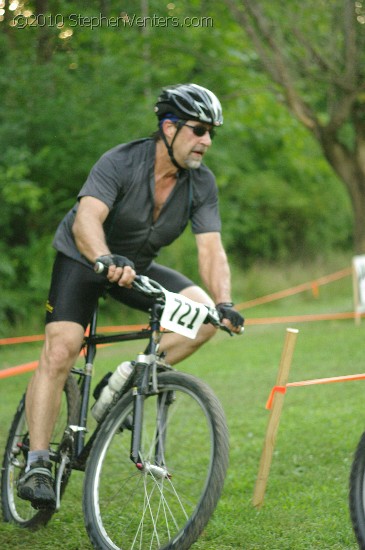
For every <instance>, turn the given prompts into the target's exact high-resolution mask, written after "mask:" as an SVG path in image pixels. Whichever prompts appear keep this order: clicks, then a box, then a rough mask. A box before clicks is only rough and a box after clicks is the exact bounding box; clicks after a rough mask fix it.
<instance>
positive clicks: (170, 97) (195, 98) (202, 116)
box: [155, 84, 223, 126]
mask: <svg viewBox="0 0 365 550" xmlns="http://www.w3.org/2000/svg"><path fill="white" fill-rule="evenodd" d="M155 113H156V115H157V116H158V118H159V119H161V118H164V117H165V116H166V115H168V114H173V115H176V116H177V117H179V118H180V119H182V120H199V121H200V122H206V123H207V124H212V125H213V126H222V124H223V115H222V107H221V104H220V102H219V99H218V98H217V97H216V96H215V95H214V94H213V92H211V91H210V90H207V88H203V87H202V86H198V84H177V85H176V86H167V87H166V88H163V89H162V92H161V94H160V96H159V98H158V100H157V103H156V105H155Z"/></svg>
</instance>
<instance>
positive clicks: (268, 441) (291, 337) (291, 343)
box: [252, 328, 299, 508]
mask: <svg viewBox="0 0 365 550" xmlns="http://www.w3.org/2000/svg"><path fill="white" fill-rule="evenodd" d="M298 332H299V331H298V330H297V329H293V328H287V329H286V337H285V342H284V347H283V351H282V355H281V361H280V365H279V372H278V377H277V380H276V386H277V387H279V388H285V387H286V383H287V381H288V377H289V371H290V365H291V362H292V358H293V353H294V347H295V343H296V339H297V336H298ZM284 396H285V392H281V391H280V392H279V391H277V392H275V395H274V398H273V404H272V408H271V411H270V417H269V421H268V425H267V430H266V437H265V441H264V447H263V450H262V454H261V460H260V466H259V472H258V475H257V480H256V485H255V490H254V494H253V500H252V504H253V505H254V506H255V507H257V508H261V506H262V504H263V502H264V496H265V491H266V484H267V480H268V477H269V472H270V466H271V461H272V455H273V452H274V447H275V441H276V435H277V432H278V428H279V422H280V415H281V411H282V408H283V404H284Z"/></svg>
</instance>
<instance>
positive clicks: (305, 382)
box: [266, 374, 365, 409]
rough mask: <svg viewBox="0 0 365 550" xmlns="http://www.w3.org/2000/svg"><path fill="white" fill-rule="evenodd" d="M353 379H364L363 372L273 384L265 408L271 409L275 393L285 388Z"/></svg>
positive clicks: (284, 390)
mask: <svg viewBox="0 0 365 550" xmlns="http://www.w3.org/2000/svg"><path fill="white" fill-rule="evenodd" d="M355 380H365V374H349V375H346V376H335V377H332V378H317V379H314V380H302V381H301V382H288V384H286V385H285V386H274V387H273V388H272V390H271V392H270V395H269V398H268V400H267V402H266V409H271V407H272V403H273V400H274V397H275V394H276V393H283V394H285V393H286V389H287V388H294V387H301V386H314V385H316V384H333V383H334V382H354V381H355Z"/></svg>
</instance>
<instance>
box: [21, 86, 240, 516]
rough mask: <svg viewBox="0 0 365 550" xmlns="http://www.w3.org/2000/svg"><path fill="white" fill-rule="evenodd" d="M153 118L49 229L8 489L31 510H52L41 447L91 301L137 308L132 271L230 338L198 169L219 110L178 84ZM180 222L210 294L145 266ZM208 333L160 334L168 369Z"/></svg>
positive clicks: (217, 240)
mask: <svg viewBox="0 0 365 550" xmlns="http://www.w3.org/2000/svg"><path fill="white" fill-rule="evenodd" d="M155 112H156V115H157V117H158V131H157V132H156V133H155V134H154V136H152V137H151V138H145V139H140V140H136V141H132V142H130V143H127V144H122V145H118V146H117V147H114V148H113V149H111V150H110V151H107V152H106V153H105V154H104V155H103V156H102V157H101V158H100V159H99V160H98V161H97V163H96V164H95V165H94V167H93V168H92V170H91V172H90V174H89V176H88V178H87V180H86V182H85V184H84V185H83V187H82V188H81V191H80V193H79V195H78V201H77V203H76V204H75V206H74V207H73V208H72V209H71V210H70V211H69V212H68V213H67V214H66V216H65V217H64V218H63V220H62V221H61V223H60V225H59V226H58V229H57V231H56V235H55V238H54V243H53V244H54V247H55V248H56V250H57V256H56V259H55V264H54V268H53V274H52V280H51V287H50V292H49V298H48V301H47V305H46V310H47V313H46V329H45V343H44V346H43V350H42V353H41V358H40V362H39V366H38V368H37V370H36V371H35V373H34V376H33V378H32V379H31V381H30V383H29V386H28V390H27V397H26V410H27V421H28V426H29V432H30V452H29V453H28V463H27V469H26V473H25V475H24V476H23V477H22V478H21V479H20V480H19V484H18V494H19V496H20V497H21V498H23V499H25V500H29V501H30V502H31V504H32V506H33V507H35V508H45V507H51V508H54V507H55V502H56V498H55V493H54V489H53V479H52V472H51V462H50V461H49V451H48V446H49V441H50V438H51V434H52V430H53V426H54V424H55V421H56V418H57V414H58V411H59V407H60V402H61V395H62V390H63V386H64V384H65V381H66V379H67V376H68V374H69V371H70V369H71V368H72V366H73V365H74V363H75V361H76V359H77V357H78V355H79V352H80V348H81V345H82V342H83V338H84V332H85V329H86V327H87V325H88V323H89V321H90V318H91V314H92V312H93V310H94V308H95V305H96V303H97V301H98V299H99V297H100V296H102V295H103V294H104V293H105V292H107V293H109V294H110V295H111V296H112V297H113V298H115V299H117V300H119V301H120V302H122V303H124V304H127V305H129V306H131V307H134V308H137V309H142V310H146V311H147V310H148V308H149V307H150V300H149V299H148V298H144V297H142V295H141V294H138V293H137V292H136V291H134V290H133V289H132V288H130V286H131V283H132V282H133V280H134V277H135V275H136V272H137V273H138V274H144V275H147V276H149V277H151V278H152V279H154V280H156V281H158V282H159V283H160V284H162V285H163V286H164V287H165V288H167V289H168V290H169V291H171V292H175V293H181V294H182V295H184V296H186V297H188V298H190V299H192V300H194V301H196V302H201V303H205V304H210V305H214V304H216V308H217V310H218V311H219V313H220V316H221V318H222V320H223V322H224V323H225V324H226V325H227V326H228V327H229V328H230V329H231V330H232V331H233V332H236V333H239V332H240V331H241V329H242V326H243V323H244V320H243V318H242V317H241V315H240V314H239V313H238V312H237V311H235V310H234V309H233V303H232V301H231V288H230V270H229V265H228V261H227V256H226V253H225V251H224V248H223V245H222V242H221V235H220V231H221V222H220V217H219V212H218V196H217V187H216V183H215V178H214V175H213V174H212V172H211V171H210V170H209V169H208V168H207V167H206V166H205V165H204V164H202V160H203V157H204V155H205V153H206V151H207V150H208V148H209V147H210V145H211V143H212V138H213V135H214V128H215V127H219V126H221V125H222V124H223V117H222V108H221V104H220V102H219V100H218V99H217V97H216V96H215V95H214V94H213V93H212V92H211V91H209V90H207V89H206V88H203V87H201V86H198V85H196V84H183V85H177V86H170V87H167V88H164V89H163V90H162V92H161V94H160V96H159V98H158V101H157V103H156V106H155ZM189 221H190V222H191V226H192V230H193V232H194V234H195V236H196V243H197V250H198V262H199V270H200V275H201V279H202V281H203V283H204V285H205V287H206V288H207V290H208V292H209V293H210V295H211V296H212V298H210V296H209V295H208V294H207V293H206V292H205V290H203V289H202V288H200V287H199V286H197V285H196V284H195V283H194V282H193V281H191V280H190V279H188V278H187V277H186V276H184V275H183V274H181V273H178V272H176V271H174V270H172V269H170V268H168V267H165V266H162V265H160V264H158V263H156V262H155V261H154V258H155V257H156V256H157V255H158V252H159V250H160V248H161V247H163V246H167V245H168V244H170V243H171V242H173V241H174V240H175V239H176V238H177V237H178V236H179V235H180V234H181V233H182V232H183V231H184V229H185V227H186V226H187V224H188V223H189ZM97 260H101V261H102V262H103V263H104V264H106V265H107V266H109V270H108V274H107V277H105V276H103V275H99V274H97V273H95V272H94V270H93V266H94V264H95V262H96V261H97ZM110 283H114V284H113V285H111V284H110ZM214 333H215V329H214V327H213V326H212V325H205V324H204V325H202V327H201V328H200V330H199V332H198V335H197V337H196V339H195V340H190V339H188V338H185V337H184V336H181V335H178V334H166V335H164V336H163V339H162V342H161V346H160V350H161V351H162V352H165V353H166V360H167V361H168V362H169V363H170V364H176V363H178V362H179V361H181V360H182V359H184V358H185V357H188V356H189V355H191V354H192V353H193V352H194V351H196V350H197V349H198V348H199V347H200V346H201V345H202V344H203V343H204V342H206V341H207V340H209V339H210V338H211V337H212V336H213V335H214Z"/></svg>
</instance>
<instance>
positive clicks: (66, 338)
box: [41, 322, 83, 376]
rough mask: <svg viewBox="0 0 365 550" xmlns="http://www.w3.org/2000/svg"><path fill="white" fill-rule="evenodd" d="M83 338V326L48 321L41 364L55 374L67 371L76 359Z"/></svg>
mask: <svg viewBox="0 0 365 550" xmlns="http://www.w3.org/2000/svg"><path fill="white" fill-rule="evenodd" d="M82 340H83V328H82V327H81V326H80V325H78V324H76V323H70V322H57V323H50V324H49V325H47V328H46V340H45V344H44V347H43V352H42V357H41V366H43V367H45V368H47V371H48V373H49V374H53V375H55V376H57V375H59V374H61V373H67V372H68V371H69V369H70V368H71V367H72V365H73V364H74V362H75V361H76V359H77V357H78V355H79V352H80V349H81V345H82Z"/></svg>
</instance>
